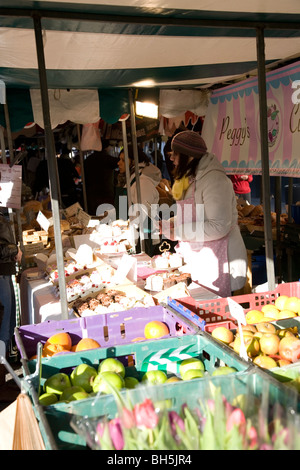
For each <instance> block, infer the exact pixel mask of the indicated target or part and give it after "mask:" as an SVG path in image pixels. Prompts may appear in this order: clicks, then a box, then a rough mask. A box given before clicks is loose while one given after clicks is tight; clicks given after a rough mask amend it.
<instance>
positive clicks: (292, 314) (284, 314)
mask: <svg viewBox="0 0 300 470" xmlns="http://www.w3.org/2000/svg"><path fill="white" fill-rule="evenodd" d="M296 316H297V313H295V312H292V310H287V309H284V310H280V312H279V313H278V317H277V320H283V319H284V318H293V317H296Z"/></svg>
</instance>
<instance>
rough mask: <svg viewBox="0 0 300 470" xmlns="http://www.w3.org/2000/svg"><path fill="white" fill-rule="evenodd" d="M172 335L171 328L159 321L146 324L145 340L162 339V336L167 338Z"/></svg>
mask: <svg viewBox="0 0 300 470" xmlns="http://www.w3.org/2000/svg"><path fill="white" fill-rule="evenodd" d="M169 333H170V330H169V327H168V326H167V325H166V324H165V323H163V322H161V321H158V320H153V321H150V322H149V323H147V324H146V326H145V329H144V335H145V338H147V339H151V338H161V337H162V336H166V335H168V334H169Z"/></svg>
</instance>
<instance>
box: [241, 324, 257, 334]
mask: <svg viewBox="0 0 300 470" xmlns="http://www.w3.org/2000/svg"><path fill="white" fill-rule="evenodd" d="M241 326H242V330H243V333H244V331H252V333H256V332H257V328H256V326H255V325H241Z"/></svg>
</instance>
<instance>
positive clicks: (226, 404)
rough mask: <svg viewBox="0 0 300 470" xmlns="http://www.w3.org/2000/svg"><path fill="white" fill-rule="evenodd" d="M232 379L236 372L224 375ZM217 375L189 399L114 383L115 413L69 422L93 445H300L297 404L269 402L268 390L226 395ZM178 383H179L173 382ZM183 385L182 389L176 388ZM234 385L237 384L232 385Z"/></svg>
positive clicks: (244, 447) (193, 447)
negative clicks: (123, 388)
mask: <svg viewBox="0 0 300 470" xmlns="http://www.w3.org/2000/svg"><path fill="white" fill-rule="evenodd" d="M224 379H225V381H227V385H229V386H230V382H231V383H233V382H234V380H235V379H234V378H233V379H230V378H227V377H223V378H222V380H223V381H224ZM219 383H220V382H218V381H216V380H211V379H210V380H209V381H207V382H206V386H205V388H206V390H205V391H204V389H203V385H202V390H200V389H199V393H198V395H197V396H196V394H195V393H194V392H193V395H194V397H193V398H194V399H193V402H192V404H191V401H189V404H187V403H186V401H184V400H181V403H180V405H179V406H178V404H177V407H176V409H174V406H173V405H172V400H169V399H162V400H161V399H159V398H160V397H159V389H160V388H161V387H153V386H152V387H151V386H146V387H141V388H140V389H139V390H131V391H128V393H127V394H126V395H125V396H124V395H122V394H120V392H119V391H117V390H116V389H115V388H114V387H113V386H112V385H110V387H111V391H112V393H113V394H114V397H115V400H116V402H117V409H118V412H117V414H116V415H115V416H114V417H108V416H102V417H93V418H87V417H79V416H74V417H73V419H72V421H71V425H72V427H73V429H75V431H76V432H77V433H78V434H80V435H81V436H83V437H84V438H85V440H86V443H87V445H88V446H89V447H91V448H92V449H93V450H112V451H118V450H131V451H134V450H135V451H136V450H152V451H155V450H171V451H174V450H291V449H300V442H299V438H298V434H299V432H298V429H299V418H298V415H297V413H295V411H294V410H290V409H286V408H283V407H282V406H281V405H280V404H279V402H275V403H273V404H271V403H270V402H269V399H268V396H267V395H265V396H264V397H263V396H259V397H254V396H253V395H252V396H251V397H252V398H251V397H250V396H249V395H247V394H240V395H235V394H234V393H233V399H232V400H228V398H226V397H225V396H224V394H223V393H222V387H221V386H219ZM173 386H177V384H173ZM178 391H179V389H178ZM232 391H234V387H233V388H232Z"/></svg>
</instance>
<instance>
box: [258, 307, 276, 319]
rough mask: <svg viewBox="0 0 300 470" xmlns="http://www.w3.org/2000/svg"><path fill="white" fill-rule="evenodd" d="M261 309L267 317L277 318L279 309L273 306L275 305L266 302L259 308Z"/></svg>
mask: <svg viewBox="0 0 300 470" xmlns="http://www.w3.org/2000/svg"><path fill="white" fill-rule="evenodd" d="M261 311H262V312H263V313H264V315H265V316H266V317H268V318H274V319H276V318H277V315H278V313H279V309H278V308H277V307H275V305H272V304H267V305H263V306H262V308H261Z"/></svg>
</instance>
